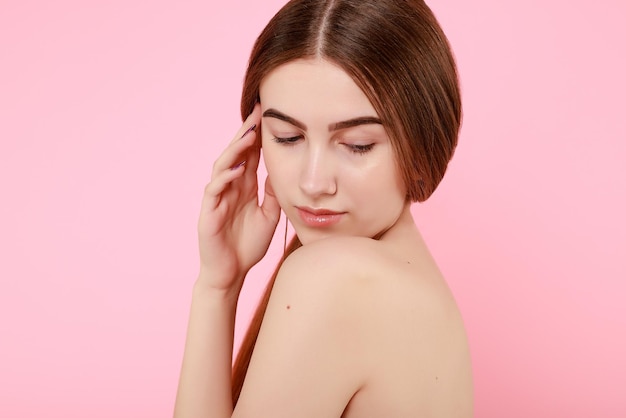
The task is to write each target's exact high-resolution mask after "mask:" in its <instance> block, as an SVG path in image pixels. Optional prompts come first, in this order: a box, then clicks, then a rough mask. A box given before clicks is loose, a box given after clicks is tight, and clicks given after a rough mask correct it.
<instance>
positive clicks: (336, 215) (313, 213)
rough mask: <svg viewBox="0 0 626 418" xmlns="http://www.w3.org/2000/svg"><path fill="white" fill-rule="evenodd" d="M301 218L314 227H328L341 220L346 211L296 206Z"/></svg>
mask: <svg viewBox="0 0 626 418" xmlns="http://www.w3.org/2000/svg"><path fill="white" fill-rule="evenodd" d="M296 209H298V215H300V219H302V221H303V222H304V223H305V224H306V225H308V226H312V227H327V226H331V225H334V224H336V223H337V222H339V221H340V220H341V217H342V216H343V214H344V213H345V212H335V211H332V210H328V209H312V208H307V207H296Z"/></svg>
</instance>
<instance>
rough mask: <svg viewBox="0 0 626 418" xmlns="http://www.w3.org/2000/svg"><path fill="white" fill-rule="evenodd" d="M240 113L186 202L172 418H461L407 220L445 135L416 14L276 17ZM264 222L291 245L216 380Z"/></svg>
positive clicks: (439, 93) (369, 6) (447, 348)
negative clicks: (184, 279)
mask: <svg viewBox="0 0 626 418" xmlns="http://www.w3.org/2000/svg"><path fill="white" fill-rule="evenodd" d="M241 110H242V115H243V117H244V118H245V121H244V124H243V126H242V127H241V129H240V130H239V132H238V133H237V134H236V135H235V137H234V140H233V141H232V142H231V143H230V145H229V146H228V147H227V148H226V150H225V151H224V152H223V154H222V155H221V156H220V157H219V158H218V160H217V161H216V162H215V164H214V167H213V173H212V178H211V182H210V183H209V184H208V186H207V187H206V190H205V194H204V199H203V204H202V210H201V214H200V221H199V225H198V228H199V246H200V259H201V268H200V273H199V277H198V279H197V281H196V283H195V285H194V290H193V298H192V306H191V314H190V322H189V329H188V334H187V343H186V347H185V354H184V360H183V367H182V372H181V379H180V384H179V390H178V396H177V401H176V410H175V415H176V416H177V417H188V416H189V417H191V416H203V417H207V416H210V417H230V416H237V417H339V416H345V417H421V416H428V417H470V416H471V415H472V383H471V367H470V360H469V353H468V347H467V340H466V336H465V331H464V327H463V323H462V319H461V316H460V314H459V311H458V308H457V306H456V303H455V302H454V298H453V297H452V295H451V293H450V291H449V289H448V287H447V285H446V283H445V280H444V279H443V277H442V276H441V274H440V272H439V270H438V269H437V266H436V264H435V262H434V261H433V259H432V258H431V256H430V254H429V252H428V249H427V247H426V245H425V243H424V241H423V240H422V237H421V236H420V234H419V231H418V230H417V228H416V226H415V223H414V221H413V218H412V216H411V212H410V205H411V203H412V202H415V201H424V200H425V199H427V198H428V197H429V196H430V195H431V193H432V192H433V191H434V190H435V188H436V187H437V185H438V183H439V182H440V181H441V179H442V177H443V175H444V172H445V170H446V167H447V164H448V161H449V160H450V158H451V157H452V154H453V151H454V148H455V146H456V143H457V136H458V130H459V126H460V121H461V103H460V97H459V89H458V81H457V75H456V68H455V64H454V60H453V57H452V54H451V52H450V48H449V46H448V43H447V40H446V38H445V35H444V34H443V32H442V31H441V29H440V27H439V25H438V24H437V21H436V20H435V18H434V16H433V15H432V13H431V11H430V10H429V8H428V7H427V6H426V5H425V4H424V3H423V2H422V1H419V0H404V1H403V0H334V1H333V0H318V1H315V0H293V1H291V2H289V3H288V4H287V5H286V6H284V7H283V9H282V10H281V11H279V12H278V14H277V15H276V16H275V17H274V18H273V19H272V20H271V21H270V23H269V24H268V26H267V27H266V28H265V30H264V31H263V32H262V33H261V35H260V36H259V38H258V40H257V42H256V44H255V46H254V49H253V51H252V55H251V58H250V63H249V67H248V72H247V75H246V78H245V82H244V89H243V95H242V101H241ZM246 116H247V118H246ZM261 148H262V149H263V157H264V161H265V165H266V167H267V172H268V178H267V180H266V183H265V196H264V199H263V202H262V204H261V205H259V202H258V199H257V175H256V169H257V166H258V163H259V158H260V150H261ZM281 208H282V210H283V211H284V212H285V214H286V215H287V217H288V218H289V221H290V222H291V223H292V224H293V227H294V229H295V232H296V237H295V238H294V241H293V242H292V243H291V244H290V246H289V248H288V249H287V251H286V253H285V257H284V262H283V261H281V263H280V264H279V266H278V268H277V272H276V273H275V275H274V277H273V278H272V280H271V281H270V284H269V286H268V289H267V292H266V295H265V298H264V299H263V301H262V302H261V306H260V307H259V309H258V311H257V314H256V316H255V319H254V320H253V323H252V325H251V327H250V330H249V332H248V334H247V336H246V339H245V341H244V344H243V347H242V349H241V350H240V352H239V356H238V358H237V361H236V364H235V368H234V372H233V373H232V375H231V358H232V352H233V329H234V318H235V309H236V304H237V298H238V295H239V292H240V290H241V286H242V284H243V281H244V279H245V277H246V274H247V272H248V271H249V270H250V268H251V267H252V266H253V265H254V264H256V263H257V262H258V261H259V260H260V259H261V258H262V257H263V256H264V254H265V252H266V251H267V248H268V246H269V243H270V240H271V237H272V235H273V233H274V230H275V228H276V225H277V222H278V219H279V215H280V210H281ZM259 328H260V330H259ZM231 390H232V392H231Z"/></svg>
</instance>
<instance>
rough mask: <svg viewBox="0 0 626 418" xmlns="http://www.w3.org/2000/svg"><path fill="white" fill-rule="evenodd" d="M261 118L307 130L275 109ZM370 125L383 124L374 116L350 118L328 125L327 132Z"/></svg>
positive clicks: (302, 124)
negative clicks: (279, 121) (277, 120)
mask: <svg viewBox="0 0 626 418" xmlns="http://www.w3.org/2000/svg"><path fill="white" fill-rule="evenodd" d="M263 117H264V118H275V119H279V120H282V121H284V122H287V123H289V124H290V125H293V126H295V127H296V128H299V129H302V130H303V131H306V130H307V127H306V125H305V124H304V123H302V122H300V121H299V120H297V119H294V118H292V117H291V116H287V115H285V114H284V113H282V112H280V111H278V110H276V109H267V110H266V111H265V112H263ZM371 124H375V125H382V124H383V122H382V121H381V120H380V119H379V118H377V117H374V116H361V117H358V118H352V119H348V120H344V121H341V122H336V123H331V124H330V125H328V131H329V132H332V131H338V130H340V129H347V128H352V127H355V126H359V125H371Z"/></svg>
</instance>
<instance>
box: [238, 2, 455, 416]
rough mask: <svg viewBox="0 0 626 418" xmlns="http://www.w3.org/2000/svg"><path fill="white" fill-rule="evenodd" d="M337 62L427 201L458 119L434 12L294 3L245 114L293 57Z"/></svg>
mask: <svg viewBox="0 0 626 418" xmlns="http://www.w3.org/2000/svg"><path fill="white" fill-rule="evenodd" d="M307 58H309V59H315V58H322V59H325V60H327V61H330V62H332V63H334V64H335V65H338V66H339V67H340V68H342V69H343V70H344V71H345V72H346V73H347V74H349V75H350V76H351V77H352V79H353V80H354V82H355V83H356V84H357V85H358V86H359V87H360V88H361V90H363V92H364V93H365V95H366V96H367V98H368V99H369V101H370V102H371V103H372V106H373V107H374V109H375V110H376V112H377V113H378V115H379V117H380V119H381V120H382V122H383V126H384V127H385V129H386V131H387V134H388V135H389V138H390V141H391V143H392V145H393V148H394V151H395V157H396V159H397V161H398V166H399V168H400V173H401V175H402V178H403V180H404V184H405V186H406V187H407V199H409V200H411V201H413V202H415V201H420V202H422V201H424V200H426V199H427V198H428V197H429V196H430V195H431V194H432V193H433V192H434V191H435V189H436V188H437V186H438V185H439V182H440V181H441V179H442V178H443V175H444V173H445V171H446V168H447V166H448V162H449V161H450V159H451V158H452V155H453V153H454V149H455V147H456V144H457V139H458V133H459V128H460V125H461V112H462V111H461V97H460V92H459V83H458V76H457V70H456V65H455V62H454V57H453V55H452V52H451V50H450V46H449V44H448V41H447V39H446V36H445V35H444V33H443V31H442V30H441V27H440V26H439V24H438V22H437V20H436V18H435V16H434V15H433V13H432V12H431V10H430V9H429V8H428V6H427V5H426V4H425V3H424V2H423V1H422V0H292V1H290V2H289V3H287V4H286V5H285V6H284V7H283V8H282V9H281V10H280V11H279V12H278V13H277V14H276V15H275V16H274V17H273V18H272V20H271V21H270V22H269V23H268V25H267V26H266V27H265V29H264V30H263V32H262V33H261V34H260V35H259V37H258V39H257V41H256V43H255V45H254V48H253V49H252V54H251V56H250V61H249V65H248V71H247V73H246V77H245V81H244V86H243V93H242V97H241V115H242V118H244V119H245V118H246V117H247V116H248V115H249V114H250V113H251V112H252V110H253V108H254V105H255V104H256V103H257V102H259V100H260V99H259V87H260V85H261V82H262V81H263V79H264V78H265V77H266V76H267V75H268V74H269V73H270V72H271V71H272V70H274V69H275V68H277V67H278V66H280V65H282V64H286V63H288V62H290V61H293V60H296V59H307ZM299 246H301V244H300V242H299V241H298V239H297V237H296V238H294V240H293V241H292V242H291V244H290V245H289V248H288V250H287V251H286V252H285V255H284V256H283V259H282V260H281V261H280V263H279V265H278V267H277V269H276V271H275V272H274V275H273V276H272V278H271V280H270V282H269V284H268V286H267V289H266V291H265V294H264V296H263V298H262V300H261V303H260V305H259V307H258V308H257V311H256V313H255V316H254V318H253V320H252V323H251V325H250V328H249V329H248V332H247V334H246V336H245V338H244V341H243V344H242V346H241V348H240V350H239V354H238V356H237V360H236V362H235V366H234V369H233V387H232V393H233V403H234V404H236V403H237V400H238V398H239V394H240V392H241V387H242V385H243V381H244V378H245V374H246V371H247V369H248V365H249V362H250V357H251V355H252V350H253V348H254V344H255V342H256V338H257V336H258V332H259V329H260V326H261V321H262V319H263V315H264V314H265V309H266V307H267V302H268V300H269V296H270V293H271V290H272V286H273V284H274V280H275V278H276V275H277V273H278V270H279V268H280V266H281V265H282V262H283V261H284V259H285V258H286V257H287V256H288V255H289V254H291V253H292V252H293V251H295V249H297V248H298V247H299Z"/></svg>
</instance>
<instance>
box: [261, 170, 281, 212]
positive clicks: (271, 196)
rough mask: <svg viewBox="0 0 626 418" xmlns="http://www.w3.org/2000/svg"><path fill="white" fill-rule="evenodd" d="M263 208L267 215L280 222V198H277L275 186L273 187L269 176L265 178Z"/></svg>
mask: <svg viewBox="0 0 626 418" xmlns="http://www.w3.org/2000/svg"><path fill="white" fill-rule="evenodd" d="M261 209H262V210H263V213H264V214H265V216H267V217H268V218H270V219H272V220H273V221H274V222H276V223H278V219H279V218H280V205H279V204H278V199H276V194H275V193H274V188H273V187H272V183H271V182H270V178H269V176H267V177H266V178H265V195H264V196H263V203H262V204H261Z"/></svg>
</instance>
